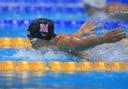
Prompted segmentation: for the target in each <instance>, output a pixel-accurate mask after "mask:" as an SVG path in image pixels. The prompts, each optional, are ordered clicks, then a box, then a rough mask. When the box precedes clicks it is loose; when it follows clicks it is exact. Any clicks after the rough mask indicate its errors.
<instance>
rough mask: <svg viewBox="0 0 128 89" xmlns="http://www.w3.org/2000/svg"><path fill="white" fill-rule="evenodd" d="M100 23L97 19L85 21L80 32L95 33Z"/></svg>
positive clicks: (83, 33)
mask: <svg viewBox="0 0 128 89" xmlns="http://www.w3.org/2000/svg"><path fill="white" fill-rule="evenodd" d="M98 26H99V25H98V24H97V23H96V22H95V21H92V20H90V21H88V22H86V23H84V24H83V25H82V26H81V27H80V29H79V31H78V33H79V34H80V35H81V36H82V35H86V34H95V31H94V30H95V29H96V28H97V27H98Z"/></svg>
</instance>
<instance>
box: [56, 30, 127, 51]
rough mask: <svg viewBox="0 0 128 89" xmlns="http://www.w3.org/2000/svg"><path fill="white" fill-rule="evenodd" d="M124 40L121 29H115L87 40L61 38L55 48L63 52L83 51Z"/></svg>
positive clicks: (124, 35) (68, 37) (69, 37)
mask: <svg viewBox="0 0 128 89" xmlns="http://www.w3.org/2000/svg"><path fill="white" fill-rule="evenodd" d="M123 38H126V34H125V33H123V30H121V29H115V30H113V31H110V32H107V33H106V34H105V35H104V36H102V37H94V38H88V39H86V38H85V39H80V38H72V37H71V36H63V37H62V38H61V39H60V40H59V41H58V43H57V46H58V47H60V48H61V49H63V50H72V51H83V50H85V49H87V48H91V47H94V46H96V45H99V44H103V43H113V42H117V41H120V40H121V39H123Z"/></svg>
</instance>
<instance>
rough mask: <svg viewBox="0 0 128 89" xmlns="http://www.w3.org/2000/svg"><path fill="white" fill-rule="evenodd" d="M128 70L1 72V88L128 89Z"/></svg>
mask: <svg viewBox="0 0 128 89" xmlns="http://www.w3.org/2000/svg"><path fill="white" fill-rule="evenodd" d="M127 79H128V72H123V71H122V72H121V71H120V72H96V71H92V72H81V73H80V72H78V73H64V72H2V71H1V72H0V82H1V83H0V88H1V89H127V88H128V87H127V82H128V80H127Z"/></svg>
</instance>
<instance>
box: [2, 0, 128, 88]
mask: <svg viewBox="0 0 128 89" xmlns="http://www.w3.org/2000/svg"><path fill="white" fill-rule="evenodd" d="M35 1H36V2H35ZM82 1H83V0H0V4H1V6H0V37H12V38H16V37H21V38H26V32H27V28H28V26H29V24H30V23H31V22H32V20H33V19H36V18H40V17H43V18H49V19H52V20H53V21H54V22H55V33H57V34H60V33H65V34H70V33H73V32H76V31H77V30H78V29H79V27H80V26H81V25H82V24H83V23H84V22H85V21H87V20H89V19H90V17H89V16H88V14H87V13H85V12H84V11H85V10H84V8H83V2H82ZM107 2H108V3H110V2H115V0H107ZM116 2H122V3H128V0H116ZM104 17H105V16H104ZM97 18H98V17H97ZM97 18H95V20H96V21H97V22H99V23H102V24H103V25H102V26H101V27H99V28H97V29H96V35H97V36H101V35H103V34H105V32H106V31H108V30H111V29H113V28H116V27H118V26H119V27H122V28H123V29H124V30H125V31H126V32H127V29H126V28H127V25H126V24H127V22H125V21H117V20H113V19H110V18H106V17H105V19H103V18H98V19H97ZM110 45H111V47H109V48H108V47H106V44H104V45H99V46H97V47H95V48H93V49H89V50H86V52H88V53H89V54H90V56H91V58H92V59H93V61H97V59H98V58H99V57H102V58H104V61H107V62H111V61H123V62H127V61H128V58H127V57H128V51H127V50H128V46H126V45H124V44H122V43H121V42H117V43H114V44H110ZM44 49H46V48H41V49H40V52H39V51H35V50H33V49H32V50H30V49H14V48H0V61H5V60H13V61H19V60H20V61H21V60H29V61H30V60H33V61H39V60H41V61H46V62H48V61H81V60H80V59H79V58H77V57H74V56H71V55H67V53H64V52H61V51H59V50H58V49H56V48H47V50H45V51H44ZM55 50H57V52H55ZM26 54H27V55H26ZM49 55H50V57H49ZM84 61H86V60H84ZM127 79H128V73H127V72H125V71H120V72H119V71H113V72H96V71H91V72H76V73H63V72H59V73H58V72H4V71H0V89H29V88H31V89H128V88H127V82H128V80H127Z"/></svg>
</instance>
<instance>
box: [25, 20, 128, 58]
mask: <svg viewBox="0 0 128 89" xmlns="http://www.w3.org/2000/svg"><path fill="white" fill-rule="evenodd" d="M97 26H98V25H97V24H96V23H95V22H94V21H88V22H86V23H84V24H83V25H82V26H81V27H80V29H79V30H78V31H77V32H76V33H73V34H70V35H66V34H58V35H57V34H55V33H54V22H53V21H51V20H49V19H45V18H39V19H36V20H34V21H33V22H32V23H31V24H30V26H29V28H28V32H27V37H28V39H29V40H30V42H31V43H32V47H33V48H34V49H37V50H38V49H39V48H41V47H48V46H57V47H58V48H59V49H60V50H62V51H64V52H68V53H70V54H72V55H75V56H77V57H81V58H83V56H84V57H85V56H88V54H86V53H84V50H86V49H88V48H93V47H95V46H97V45H100V44H104V43H114V42H118V41H120V40H122V39H123V38H126V34H125V33H124V32H123V30H121V29H120V28H115V29H113V30H112V31H109V32H107V33H106V34H105V35H104V36H100V37H98V36H97V37H92V38H81V36H83V35H88V34H94V33H95V32H94V30H95V28H96V27H97Z"/></svg>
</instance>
